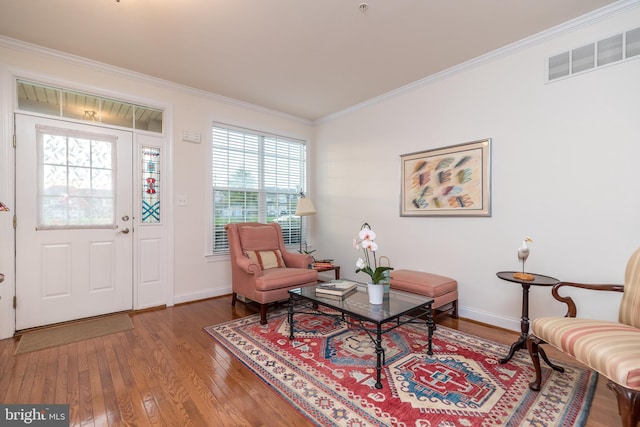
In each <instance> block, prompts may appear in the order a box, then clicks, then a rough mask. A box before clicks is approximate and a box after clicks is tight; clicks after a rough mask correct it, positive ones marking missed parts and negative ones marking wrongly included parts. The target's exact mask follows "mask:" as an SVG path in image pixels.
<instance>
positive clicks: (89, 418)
mask: <svg viewBox="0 0 640 427" xmlns="http://www.w3.org/2000/svg"><path fill="white" fill-rule="evenodd" d="M256 312H257V306H255V305H251V304H249V305H246V304H243V303H238V304H237V305H236V306H235V307H231V298H230V296H224V297H218V298H212V299H208V300H203V301H198V302H194V303H190V304H183V305H178V306H175V307H169V308H166V309H159V310H152V311H144V312H139V313H134V314H132V315H131V319H132V322H133V324H134V329H132V330H129V331H125V332H120V333H117V334H112V335H108V336H105V337H99V338H94V339H92V340H87V341H84V342H80V343H73V344H67V345H63V346H59V347H56V348H54V349H45V350H40V351H36V352H32V353H27V354H22V355H14V354H13V353H14V351H15V348H16V340H15V339H13V338H12V339H8V340H1V341H0V357H1V359H0V402H3V403H32V404H37V403H68V404H70V415H71V425H72V426H79V425H89V426H121V425H127V424H128V425H138V426H143V425H144V426H147V425H155V426H187V425H191V426H197V427H199V426H209V425H216V426H223V427H225V426H234V427H235V426H269V427H290V426H312V425H313V424H312V423H310V422H309V421H308V420H307V419H306V418H305V417H304V416H303V415H302V414H301V413H299V412H298V411H297V410H296V409H295V408H294V407H293V406H292V405H291V404H289V403H288V402H287V401H286V400H285V399H283V398H282V397H280V395H278V393H276V392H275V391H274V390H272V389H271V387H269V386H268V385H267V384H265V383H264V382H263V381H261V380H260V379H259V378H258V377H257V376H256V375H255V374H253V372H251V371H250V370H249V369H247V368H246V367H245V366H244V365H243V364H242V363H241V362H240V361H238V360H237V359H236V358H235V357H233V356H232V355H231V354H229V352H227V350H226V349H225V348H224V347H223V346H222V345H220V343H218V342H216V341H215V340H213V339H212V338H211V337H210V336H209V335H208V334H206V333H205V332H203V330H202V329H203V328H204V327H206V326H210V325H214V324H217V323H221V322H226V321H229V320H233V319H237V318H240V317H243V316H247V315H249V314H253V313H256ZM438 323H439V324H443V325H446V326H448V327H452V328H454V329H459V330H462V331H465V332H469V333H471V334H475V335H478V336H480V337H483V338H486V339H490V340H493V341H496V342H500V343H503V344H510V343H512V342H513V341H514V340H515V339H516V338H517V336H518V333H516V332H513V331H505V330H503V329H500V328H494V327H490V326H488V325H483V324H480V323H477V322H473V321H468V320H464V319H460V320H456V319H451V318H450V317H449V316H446V315H445V316H440V317H438ZM521 351H522V350H521ZM547 354H548V355H549V356H550V357H551V358H553V359H555V360H557V361H559V362H561V361H572V362H574V361H573V360H571V358H569V357H568V356H565V355H563V354H560V353H559V352H557V351H554V350H553V349H547ZM23 399H29V400H33V401H30V402H26V401H24V400H23ZM21 400H22V401H21ZM50 400H53V402H52V401H50ZM620 426H621V422H620V417H619V416H618V412H617V403H616V400H615V397H614V395H613V393H612V392H611V391H610V390H608V388H607V387H606V380H604V379H602V378H600V379H599V381H598V386H597V388H596V393H595V397H594V401H593V406H592V409H591V412H590V415H589V418H588V419H587V422H586V427H620Z"/></svg>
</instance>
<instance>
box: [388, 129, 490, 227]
mask: <svg viewBox="0 0 640 427" xmlns="http://www.w3.org/2000/svg"><path fill="white" fill-rule="evenodd" d="M400 161H401V175H402V178H401V185H402V188H401V195H400V216H491V192H490V190H491V138H487V139H482V140H478V141H473V142H468V143H464V144H458V145H452V146H448V147H442V148H436V149H432V150H426V151H420V152H416V153H409V154H402V155H401V156H400Z"/></svg>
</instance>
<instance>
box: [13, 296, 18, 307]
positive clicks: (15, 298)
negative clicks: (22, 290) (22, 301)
mask: <svg viewBox="0 0 640 427" xmlns="http://www.w3.org/2000/svg"><path fill="white" fill-rule="evenodd" d="M17 305H18V297H17V296H15V295H14V296H13V308H16V306H17Z"/></svg>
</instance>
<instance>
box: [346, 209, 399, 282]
mask: <svg viewBox="0 0 640 427" xmlns="http://www.w3.org/2000/svg"><path fill="white" fill-rule="evenodd" d="M375 238H376V233H375V232H374V231H373V230H372V229H371V227H370V226H369V224H367V223H366V222H365V223H364V224H362V227H360V232H359V233H358V238H357V239H353V247H354V249H356V250H360V249H362V251H363V253H364V259H363V258H358V261H356V267H357V270H356V273H360V272H363V273H366V274H368V275H369V277H371V283H380V281H382V280H383V279H385V278H386V274H385V271H387V270H393V268H392V267H382V266H379V265H378V260H377V258H376V251H377V250H378V244H377V243H376V242H375V241H374V240H375Z"/></svg>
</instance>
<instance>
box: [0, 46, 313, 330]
mask: <svg viewBox="0 0 640 427" xmlns="http://www.w3.org/2000/svg"><path fill="white" fill-rule="evenodd" d="M13 76H18V77H22V78H30V79H38V80H40V81H44V82H49V83H51V84H58V85H60V86H63V87H67V88H71V89H78V90H84V91H87V92H92V93H98V94H101V95H108V96H112V97H114V98H116V99H124V100H130V101H134V102H139V103H143V104H144V105H162V106H167V107H168V109H169V110H170V112H172V113H173V114H174V117H173V120H168V122H167V123H166V125H167V126H168V127H169V129H171V130H172V132H171V133H170V134H169V135H168V139H169V141H170V144H172V147H173V153H174V158H173V174H174V182H173V185H172V188H173V194H171V196H173V195H176V194H177V195H186V196H187V198H188V205H187V206H186V207H182V206H177V207H175V208H174V212H175V232H174V236H173V242H174V248H173V249H174V252H175V259H174V260H172V262H173V266H172V267H173V271H174V276H175V277H174V281H175V292H174V295H173V300H174V302H175V303H180V302H185V301H191V300H196V299H201V298H207V297H211V296H217V295H224V294H229V293H230V292H231V272H230V268H229V265H228V260H227V259H220V260H217V261H213V262H211V261H210V262H207V259H206V258H205V245H206V231H207V220H208V216H207V214H208V210H207V201H208V198H207V193H208V192H209V191H210V187H209V177H208V170H209V166H208V162H209V160H208V159H209V154H208V153H209V149H210V134H211V132H210V130H211V122H212V121H214V120H215V121H222V122H225V123H229V124H234V125H237V126H248V127H251V128H254V129H261V130H265V131H269V132H273V133H277V134H281V135H285V136H290V137H294V138H299V139H304V140H310V139H311V136H312V131H313V129H312V126H311V124H310V123H309V122H306V121H304V120H300V119H297V118H294V117H290V116H285V115H282V114H277V113H275V112H272V111H267V110H265V109H260V108H257V107H254V106H249V105H244V104H241V103H239V102H235V101H232V100H225V99H224V98H222V97H217V96H213V95H210V94H205V93H201V92H197V91H192V90H188V89H187V88H184V87H179V86H176V85H171V84H169V83H167V82H161V81H158V80H155V79H149V78H146V77H144V76H140V75H133V74H131V73H126V72H124V71H123V70H116V69H113V68H111V67H106V66H103V65H100V64H96V63H90V62H88V61H83V60H80V59H79V58H70V57H67V56H66V55H58V54H56V55H52V54H51V52H49V51H45V50H41V49H39V48H28V49H27V48H26V46H24V45H21V44H17V43H14V42H12V41H7V40H1V39H0V136H1V140H0V200H2V201H3V202H6V203H8V204H9V205H10V207H13V179H14V178H13V168H12V162H13V148H12V143H11V141H12V139H11V135H12V132H13V130H12V127H13V125H12V123H13V108H14V104H13V85H14V82H13V80H12V78H13ZM184 129H187V130H192V131H197V132H200V133H201V135H202V143H200V144H193V143H188V142H183V141H182V140H181V139H182V138H181V134H182V131H183V130H184ZM165 172H166V171H165ZM165 177H166V175H165ZM167 183H168V181H164V182H163V185H167ZM18 191H19V189H18ZM167 201H168V200H164V202H165V203H166V202H167ZM165 212H166V210H165V209H163V213H165ZM11 218H12V213H11V214H7V213H0V272H2V273H4V274H5V275H6V280H5V281H4V283H2V284H0V338H6V337H9V336H11V335H13V333H14V326H13V325H14V311H13V308H12V307H11V302H12V298H13V295H14V291H15V277H14V273H13V264H14V261H13V253H14V248H13V235H14V233H13V227H12V222H11ZM164 219H165V220H167V219H168V218H166V217H165V218H164ZM169 220H171V219H169Z"/></svg>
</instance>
